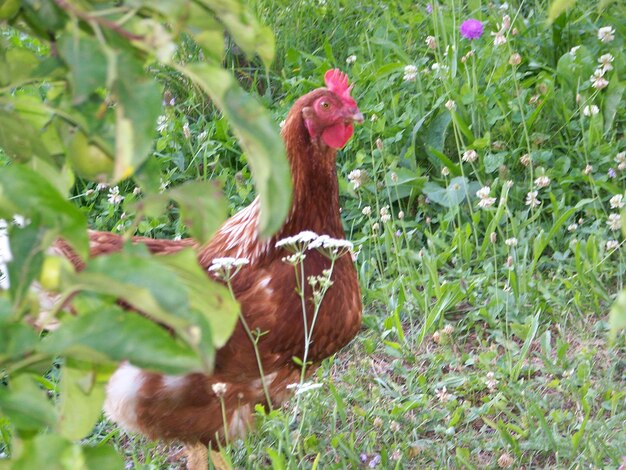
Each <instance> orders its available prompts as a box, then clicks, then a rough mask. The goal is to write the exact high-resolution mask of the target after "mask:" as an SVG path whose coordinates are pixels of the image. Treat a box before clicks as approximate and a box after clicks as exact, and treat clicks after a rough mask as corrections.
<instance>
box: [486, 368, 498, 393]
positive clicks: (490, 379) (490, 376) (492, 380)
mask: <svg viewBox="0 0 626 470" xmlns="http://www.w3.org/2000/svg"><path fill="white" fill-rule="evenodd" d="M485 384H486V385H487V388H488V389H489V390H493V389H494V388H496V385H498V381H497V380H496V374H494V373H493V372H487V378H486V379H485Z"/></svg>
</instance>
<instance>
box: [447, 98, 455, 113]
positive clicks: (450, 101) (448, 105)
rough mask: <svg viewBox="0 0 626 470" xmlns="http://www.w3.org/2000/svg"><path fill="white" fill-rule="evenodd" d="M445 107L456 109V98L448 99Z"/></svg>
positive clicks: (449, 109)
mask: <svg viewBox="0 0 626 470" xmlns="http://www.w3.org/2000/svg"><path fill="white" fill-rule="evenodd" d="M445 107H446V108H447V109H448V111H455V110H456V103H455V102H454V100H448V101H446V104H445Z"/></svg>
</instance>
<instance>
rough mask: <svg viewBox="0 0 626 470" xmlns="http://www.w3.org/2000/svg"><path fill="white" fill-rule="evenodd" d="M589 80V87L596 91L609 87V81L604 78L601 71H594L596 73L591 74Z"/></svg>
mask: <svg viewBox="0 0 626 470" xmlns="http://www.w3.org/2000/svg"><path fill="white" fill-rule="evenodd" d="M589 80H590V81H591V86H592V87H594V88H595V89H596V90H602V89H604V88H606V87H607V86H609V81H608V80H607V79H606V78H604V70H603V69H596V71H595V72H594V73H593V75H592V76H591V78H590V79H589Z"/></svg>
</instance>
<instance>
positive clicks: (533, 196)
mask: <svg viewBox="0 0 626 470" xmlns="http://www.w3.org/2000/svg"><path fill="white" fill-rule="evenodd" d="M537 194H538V193H537V191H530V192H529V193H528V194H527V195H526V205H527V206H530V207H531V208H532V207H537V206H538V205H539V204H541V201H540V200H539V199H537Z"/></svg>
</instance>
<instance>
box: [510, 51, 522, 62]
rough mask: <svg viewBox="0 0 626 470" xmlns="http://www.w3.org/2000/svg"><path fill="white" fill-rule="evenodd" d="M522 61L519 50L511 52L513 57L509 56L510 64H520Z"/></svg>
mask: <svg viewBox="0 0 626 470" xmlns="http://www.w3.org/2000/svg"><path fill="white" fill-rule="evenodd" d="M521 63H522V56H521V55H519V54H518V53H517V52H515V53H513V54H511V57H509V64H510V65H519V64H521Z"/></svg>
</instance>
